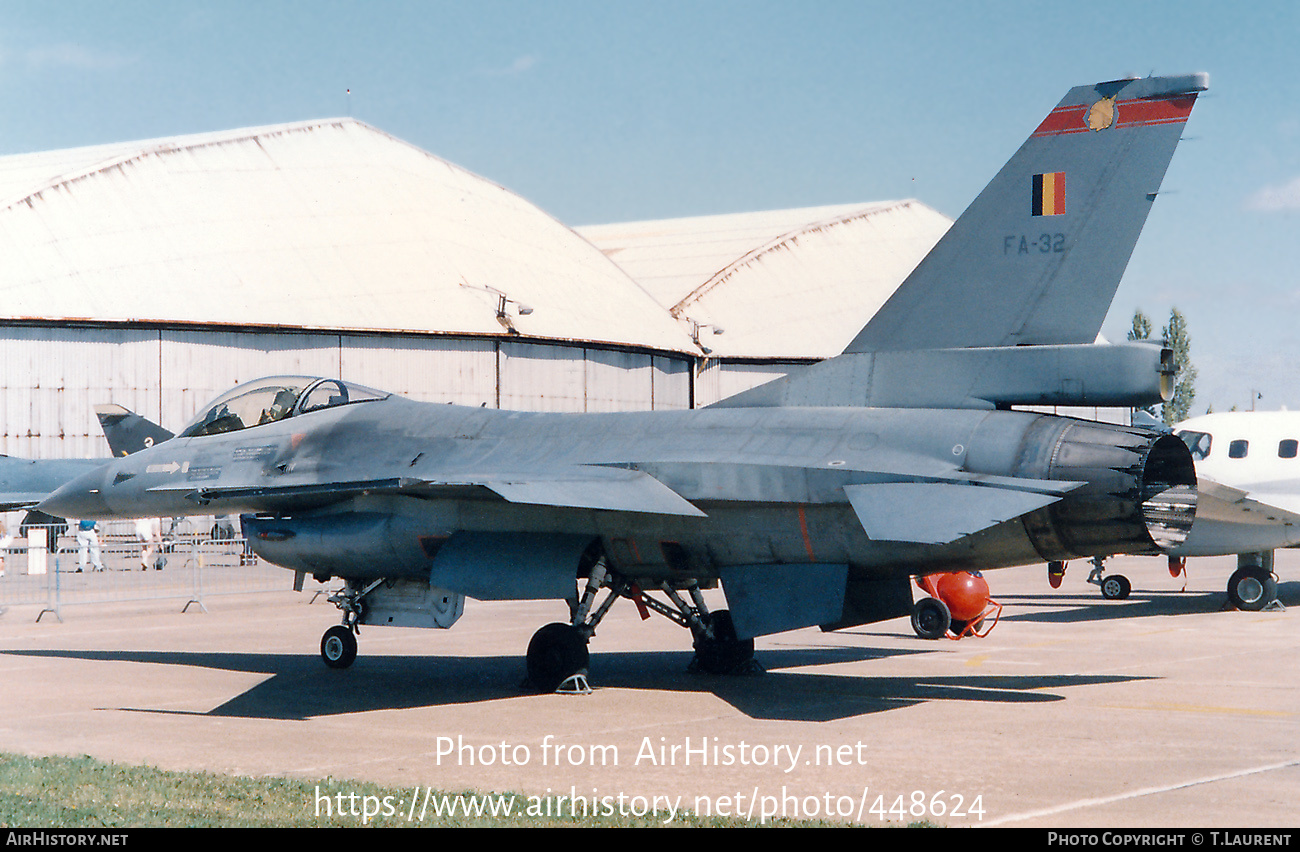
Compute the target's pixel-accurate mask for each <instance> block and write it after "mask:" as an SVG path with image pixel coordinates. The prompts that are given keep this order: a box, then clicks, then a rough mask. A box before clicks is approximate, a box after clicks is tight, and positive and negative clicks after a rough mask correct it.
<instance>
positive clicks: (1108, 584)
mask: <svg viewBox="0 0 1300 852" xmlns="http://www.w3.org/2000/svg"><path fill="white" fill-rule="evenodd" d="M1131 591H1133V584H1132V583H1130V582H1129V581H1128V577H1125V576H1124V575H1123V574H1109V575H1107V576H1106V577H1103V578H1102V581H1101V596H1102V597H1103V598H1105V599H1106V600H1108V601H1122V600H1124V599H1125V598H1126V597H1128V595H1129V592H1131Z"/></svg>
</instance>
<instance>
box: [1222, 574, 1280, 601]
mask: <svg viewBox="0 0 1300 852" xmlns="http://www.w3.org/2000/svg"><path fill="white" fill-rule="evenodd" d="M1228 600H1230V601H1232V605H1233V606H1235V607H1236V608H1237V609H1244V610H1246V611H1247V612H1258V611H1259V610H1261V609H1263V608H1264V607H1266V606H1268V605H1269V603H1271V602H1272V601H1274V600H1277V580H1276V579H1274V578H1273V574H1272V572H1270V571H1267V570H1265V569H1263V568H1259V567H1257V566H1254V565H1248V566H1246V567H1245V568H1238V569H1237V570H1236V571H1234V572H1233V574H1232V576H1231V577H1229V578H1228Z"/></svg>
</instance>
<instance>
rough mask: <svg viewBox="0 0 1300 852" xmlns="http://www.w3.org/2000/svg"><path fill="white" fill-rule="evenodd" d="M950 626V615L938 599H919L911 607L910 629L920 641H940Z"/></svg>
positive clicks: (944, 604)
mask: <svg viewBox="0 0 1300 852" xmlns="http://www.w3.org/2000/svg"><path fill="white" fill-rule="evenodd" d="M951 626H952V613H951V612H949V611H948V605H947V604H946V603H944V602H943V601H941V600H939V599H938V598H921V599H920V600H919V601H917V602H916V606H914V607H912V629H913V630H915V631H916V635H917V636H920V637H921V638H922V639H941V638H943V636H944V634H945V633H947V632H948V628H949V627H951Z"/></svg>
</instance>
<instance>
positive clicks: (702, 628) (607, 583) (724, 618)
mask: <svg viewBox="0 0 1300 852" xmlns="http://www.w3.org/2000/svg"><path fill="white" fill-rule="evenodd" d="M645 585H646V586H648V585H649V582H647V583H645ZM657 588H658V589H659V590H660V591H661V592H663V594H664V595H665V596H666V597H667V598H668V600H669V602H670V604H671V606H670V605H669V604H665V603H663V602H662V601H659V600H657V599H656V598H652V597H650V596H649V595H648V594H646V593H645V591H643V590H642V584H641V583H638V582H636V581H634V580H631V579H628V578H627V577H623V576H621V575H619V574H616V573H615V572H612V571H610V570H609V569H608V568H607V567H606V566H605V560H604V559H599V560H597V561H596V563H595V564H594V565H593V566H592V570H591V574H590V575H589V576H588V577H587V584H586V587H585V589H584V590H583V593H582V597H581V598H580V599H576V600H574V601H573V602H571V603H570V619H569V622H568V623H567V624H566V623H563V622H556V623H554V624H548V625H546V626H545V627H543V628H542V629H540V630H538V631H537V632H536V633H534V634H533V638H532V641H530V642H529V643H528V655H527V663H528V684H529V686H531V687H532V688H533V689H534V690H536V691H537V692H560V693H571V694H586V693H589V692H591V686H590V684H589V683H588V681H587V667H588V663H589V661H590V654H589V652H588V650H587V644H588V642H589V641H590V639H591V637H592V636H594V635H596V626H597V625H598V624H600V622H601V620H602V619H603V618H604V617H605V614H606V613H608V612H609V609H610V607H612V606H613V605H614V602H615V601H616V600H618V599H619V598H628V599H629V600H631V601H632V602H633V603H635V604H636V606H637V609H638V610H640V612H641V617H642V618H643V619H645V618H649V617H650V613H651V611H653V612H655V613H658V614H659V615H662V616H664V617H665V618H667V619H669V620H670V621H674V622H676V623H677V624H679V625H681V626H683V627H686V628H688V629H690V631H691V633H692V635H693V636H694V637H695V659H694V660H693V661H692V662H691V666H690V668H691V670H692V671H702V672H706V673H708V674H754V673H761V672H762V668H761V667H760V666H759V665H758V664H757V663H756V662H755V661H754V640H753V639H743V640H742V639H740V638H738V637H737V636H736V629H735V626H734V625H733V624H732V621H731V613H730V612H728V611H727V610H725V609H723V610H718V611H717V612H712V613H711V612H709V610H708V607H707V606H705V603H704V596H703V594H701V591H700V586H699V584H698V583H694V582H692V583H691V584H690V585H689V586H687V587H686V588H685V589H680V590H679V589H676V588H674V587H673V586H672V585H670V584H668V583H665V582H661V583H658V584H657ZM601 589H606V590H607V591H608V594H607V595H606V596H605V599H604V600H603V601H602V602H601V603H600V605H599V606H596V607H595V608H594V609H593V605H594V604H595V603H596V596H597V594H598V593H599V592H600V590H601ZM683 591H685V592H686V593H687V595H688V596H689V597H690V602H689V603H688V602H687V601H686V599H685V598H683V597H682V594H681V592H683Z"/></svg>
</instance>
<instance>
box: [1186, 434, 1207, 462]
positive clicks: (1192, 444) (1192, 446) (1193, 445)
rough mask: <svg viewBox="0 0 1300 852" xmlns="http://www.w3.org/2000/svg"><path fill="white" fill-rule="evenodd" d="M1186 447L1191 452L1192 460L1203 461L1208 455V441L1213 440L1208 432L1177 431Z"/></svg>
mask: <svg viewBox="0 0 1300 852" xmlns="http://www.w3.org/2000/svg"><path fill="white" fill-rule="evenodd" d="M1178 437H1180V438H1182V439H1183V443H1184V444H1186V445H1187V449H1189V450H1191V452H1192V460H1193V461H1205V459H1207V458H1209V455H1210V443H1211V442H1212V441H1213V440H1214V439H1213V437H1212V436H1211V435H1210V433H1209V432H1179V433H1178Z"/></svg>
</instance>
